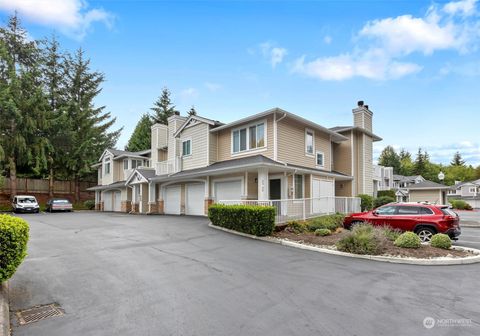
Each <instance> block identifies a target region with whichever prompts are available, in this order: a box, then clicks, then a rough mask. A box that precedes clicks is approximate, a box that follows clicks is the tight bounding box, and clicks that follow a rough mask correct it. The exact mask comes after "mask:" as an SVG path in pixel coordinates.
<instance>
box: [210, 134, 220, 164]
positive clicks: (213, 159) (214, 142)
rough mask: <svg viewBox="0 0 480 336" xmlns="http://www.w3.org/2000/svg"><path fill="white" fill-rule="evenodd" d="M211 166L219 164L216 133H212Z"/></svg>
mask: <svg viewBox="0 0 480 336" xmlns="http://www.w3.org/2000/svg"><path fill="white" fill-rule="evenodd" d="M209 137H210V144H209V145H210V164H212V163H214V162H217V150H218V146H217V140H218V138H217V134H216V133H210V135H209Z"/></svg>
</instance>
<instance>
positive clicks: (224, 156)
mask: <svg viewBox="0 0 480 336" xmlns="http://www.w3.org/2000/svg"><path fill="white" fill-rule="evenodd" d="M265 119H266V120H267V129H266V135H267V136H266V140H267V143H266V147H265V148H262V149H256V150H251V151H245V152H243V153H236V154H233V155H232V130H233V129H237V128H241V127H242V126H246V125H249V124H253V123H255V122H260V121H262V120H265ZM217 134H218V135H217V136H218V143H217V146H218V155H217V160H218V161H224V160H230V159H235V158H240V157H246V156H252V155H257V154H261V155H263V156H266V157H268V158H271V159H273V115H270V116H268V117H266V118H259V119H258V120H256V121H250V122H248V123H245V124H243V125H238V126H235V127H232V128H227V129H224V130H221V131H218V133H217Z"/></svg>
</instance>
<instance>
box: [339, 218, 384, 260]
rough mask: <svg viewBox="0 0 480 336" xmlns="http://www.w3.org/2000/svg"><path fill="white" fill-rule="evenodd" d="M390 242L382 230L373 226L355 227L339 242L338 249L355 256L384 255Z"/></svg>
mask: <svg viewBox="0 0 480 336" xmlns="http://www.w3.org/2000/svg"><path fill="white" fill-rule="evenodd" d="M387 244H388V240H387V238H386V237H385V235H384V234H383V232H382V230H381V229H379V228H376V227H373V226H372V225H371V224H358V225H355V227H354V228H353V230H352V231H351V232H350V233H349V234H348V235H347V236H345V237H344V238H342V239H341V240H340V241H338V242H337V244H336V246H337V249H338V250H340V251H343V252H349V253H355V254H371V255H376V254H382V253H383V251H384V250H385V248H386V246H387Z"/></svg>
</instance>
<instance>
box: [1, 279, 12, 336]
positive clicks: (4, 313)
mask: <svg viewBox="0 0 480 336" xmlns="http://www.w3.org/2000/svg"><path fill="white" fill-rule="evenodd" d="M9 309H10V308H9V304H8V282H7V281H5V282H4V283H2V284H0V336H9V335H10V311H9Z"/></svg>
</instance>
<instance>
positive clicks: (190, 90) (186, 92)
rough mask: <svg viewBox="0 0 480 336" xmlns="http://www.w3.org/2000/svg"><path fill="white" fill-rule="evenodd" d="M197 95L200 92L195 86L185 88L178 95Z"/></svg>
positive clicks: (190, 97)
mask: <svg viewBox="0 0 480 336" xmlns="http://www.w3.org/2000/svg"><path fill="white" fill-rule="evenodd" d="M199 95H200V93H199V92H198V90H197V89H195V88H187V89H185V90H182V92H180V96H181V97H182V99H195V98H198V96H199Z"/></svg>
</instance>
